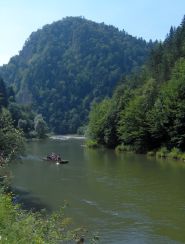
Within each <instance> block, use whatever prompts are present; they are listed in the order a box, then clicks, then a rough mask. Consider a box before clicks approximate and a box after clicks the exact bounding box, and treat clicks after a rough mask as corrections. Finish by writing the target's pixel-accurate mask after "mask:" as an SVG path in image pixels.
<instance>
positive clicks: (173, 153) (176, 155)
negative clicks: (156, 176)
mask: <svg viewBox="0 0 185 244" xmlns="http://www.w3.org/2000/svg"><path fill="white" fill-rule="evenodd" d="M168 157H169V158H173V159H181V151H180V150H179V149H178V148H176V147H174V148H172V150H171V151H170V153H169V154H168Z"/></svg>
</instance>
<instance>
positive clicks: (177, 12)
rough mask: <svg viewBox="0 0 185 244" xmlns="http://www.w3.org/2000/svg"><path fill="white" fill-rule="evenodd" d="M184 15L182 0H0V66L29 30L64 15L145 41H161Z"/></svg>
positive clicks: (184, 7)
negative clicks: (112, 28) (114, 28)
mask: <svg viewBox="0 0 185 244" xmlns="http://www.w3.org/2000/svg"><path fill="white" fill-rule="evenodd" d="M184 14H185V0H175V1H174V0H0V40H1V41H0V65H1V64H3V63H6V62H8V60H9V58H10V57H12V56H13V55H15V54H17V53H18V51H19V50H20V49H21V48H22V46H23V45H24V42H25V40H26V39H27V38H28V37H29V35H30V34H31V32H32V31H35V30H37V29H38V28H41V27H42V26H43V25H45V24H48V23H52V22H53V21H56V20H60V19H62V18H63V17H66V16H84V17H85V18H87V19H90V20H93V21H96V22H104V23H105V24H111V25H114V26H116V27H118V28H119V29H121V30H122V29H124V30H125V31H126V32H128V33H129V34H131V35H133V36H137V37H143V38H144V39H146V40H149V39H152V40H155V39H160V40H164V38H165V37H166V34H167V33H168V31H169V29H170V26H178V25H179V24H180V22H181V20H182V18H183V15H184Z"/></svg>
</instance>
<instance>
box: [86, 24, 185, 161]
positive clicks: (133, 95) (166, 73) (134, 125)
mask: <svg viewBox="0 0 185 244" xmlns="http://www.w3.org/2000/svg"><path fill="white" fill-rule="evenodd" d="M184 34H185V22H184V21H183V22H182V24H181V25H180V26H179V27H178V28H177V29H173V28H171V30H170V34H169V36H168V37H167V39H166V40H165V41H164V43H158V44H157V46H156V48H155V49H153V50H152V53H151V56H150V59H149V61H148V62H147V64H146V65H145V66H143V68H142V69H141V70H140V72H139V73H138V72H136V73H133V74H131V75H130V76H129V77H126V78H124V79H123V81H122V83H124V84H125V85H123V84H121V85H120V86H118V87H117V89H116V91H115V93H114V94H113V96H112V98H111V99H110V101H111V102H109V105H107V107H106V108H105V109H104V112H102V109H101V108H102V106H103V105H102V104H103V103H100V104H96V109H94V108H93V110H92V112H91V114H92V115H93V116H90V121H89V131H90V132H91V134H90V135H91V137H92V138H93V137H95V139H96V140H98V142H99V143H102V144H104V145H106V146H109V145H110V144H109V142H108V140H106V130H107V128H108V132H111V131H112V132H113V133H108V138H109V139H110V138H111V139H113V141H114V143H111V145H112V146H113V147H115V146H116V145H119V144H123V145H124V146H125V145H126V146H131V147H132V148H133V149H134V150H135V151H137V152H147V151H151V150H156V149H158V148H161V147H162V148H161V149H160V150H159V151H158V152H157V156H159V157H166V156H167V153H168V151H167V149H166V147H167V148H169V149H172V148H178V149H179V150H182V151H183V150H185V123H184V121H185V48H184V42H185V35H184ZM122 88H124V89H122ZM120 104H121V106H120ZM93 125H94V126H95V128H96V130H93ZM107 125H108V126H107ZM110 135H111V136H110ZM163 146H165V148H164V147H163ZM174 150H175V149H174ZM174 150H172V152H171V154H170V155H171V156H172V157H173V158H174V157H179V156H178V152H176V151H174Z"/></svg>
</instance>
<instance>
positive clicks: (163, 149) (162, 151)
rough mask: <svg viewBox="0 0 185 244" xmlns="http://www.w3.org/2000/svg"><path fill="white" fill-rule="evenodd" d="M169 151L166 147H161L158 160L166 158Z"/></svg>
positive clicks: (157, 155)
mask: <svg viewBox="0 0 185 244" xmlns="http://www.w3.org/2000/svg"><path fill="white" fill-rule="evenodd" d="M168 153H169V151H168V149H167V148H166V147H161V148H160V149H159V150H158V151H157V152H156V157H157V158H166V157H167V156H168Z"/></svg>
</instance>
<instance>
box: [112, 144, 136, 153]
mask: <svg viewBox="0 0 185 244" xmlns="http://www.w3.org/2000/svg"><path fill="white" fill-rule="evenodd" d="M115 151H116V152H132V151H133V149H132V147H131V146H129V145H124V144H121V145H118V146H117V147H116V148H115Z"/></svg>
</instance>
